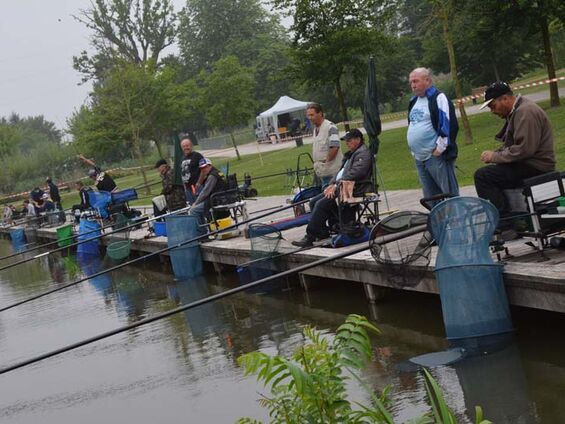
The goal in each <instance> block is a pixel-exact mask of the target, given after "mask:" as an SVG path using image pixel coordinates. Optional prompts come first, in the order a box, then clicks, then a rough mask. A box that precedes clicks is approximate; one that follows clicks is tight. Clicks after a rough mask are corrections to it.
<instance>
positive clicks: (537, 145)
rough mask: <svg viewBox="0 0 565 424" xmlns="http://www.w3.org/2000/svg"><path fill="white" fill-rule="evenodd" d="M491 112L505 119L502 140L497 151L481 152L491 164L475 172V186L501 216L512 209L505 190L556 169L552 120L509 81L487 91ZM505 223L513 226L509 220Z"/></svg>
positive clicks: (483, 157)
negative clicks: (512, 88) (513, 87)
mask: <svg viewBox="0 0 565 424" xmlns="http://www.w3.org/2000/svg"><path fill="white" fill-rule="evenodd" d="M486 106H488V107H489V108H490V110H491V112H492V113H493V114H495V115H497V116H499V117H501V118H502V119H504V120H505V123H504V126H503V127H502V129H501V130H500V132H499V133H498V134H497V135H496V136H495V139H496V140H498V141H501V142H502V146H501V147H499V148H498V149H497V150H494V151H493V150H486V151H484V152H482V153H481V161H483V162H484V163H487V164H489V165H488V166H485V167H483V168H479V169H478V170H477V171H476V172H475V188H476V189H477V194H478V196H479V197H481V198H483V199H487V200H490V202H491V203H492V204H493V205H494V206H496V208H497V209H498V211H499V213H500V216H501V218H505V217H508V216H509V215H510V211H509V210H508V209H509V208H508V204H507V201H506V198H505V196H504V193H503V191H504V190H506V189H511V188H517V187H520V186H521V185H522V181H523V180H524V179H526V178H530V177H535V176H536V175H541V174H544V173H546V172H550V171H553V170H555V150H554V145H553V133H552V130H551V123H550V121H549V118H548V117H547V115H546V113H545V112H544V111H543V109H542V108H540V107H539V106H538V105H537V104H535V103H534V102H532V101H531V100H529V99H526V98H524V97H520V96H515V95H514V94H513V93H512V90H511V88H510V86H509V85H508V84H506V83H505V82H501V81H498V82H495V83H493V84H491V85H490V86H489V87H488V88H487V90H486V91H485V102H484V103H483V105H482V106H481V108H484V107H486ZM503 223H504V224H508V225H511V224H510V223H509V222H508V221H504V222H503Z"/></svg>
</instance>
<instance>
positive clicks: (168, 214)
mask: <svg viewBox="0 0 565 424" xmlns="http://www.w3.org/2000/svg"><path fill="white" fill-rule="evenodd" d="M189 209H190V206H187V207H185V208H181V209H177V210H175V211H171V212H167V213H166V214H163V215H159V216H156V217H153V218H147V219H146V220H144V221H143V222H136V223H132V224H130V225H128V226H124V227H120V228H119V229H116V230H115V231H112V232H109V233H105V234H101V235H100V236H98V237H89V238H88V239H87V240H83V241H81V242H77V243H74V244H69V245H68V246H64V247H62V248H60V249H57V250H53V252H56V251H57V252H58V251H60V250H63V249H67V248H69V247H74V246H78V245H79V244H81V243H84V242H87V241H91V240H96V239H97V238H102V237H105V236H109V235H112V234H115V233H119V232H122V231H124V230H127V229H129V228H131V227H135V226H138V225H142V224H144V223H146V222H151V221H154V220H156V219H161V218H166V217H167V216H171V215H176V214H179V213H182V212H185V211H187V210H189ZM115 225H116V224H115V223H113V224H108V225H105V226H103V227H100V228H96V229H94V230H90V231H86V232H84V233H82V234H73V235H72V236H69V237H65V238H62V239H58V240H55V241H50V242H49V243H45V244H41V245H39V246H35V247H32V248H30V249H26V250H22V251H20V252H14V253H11V254H9V255H6V256H2V257H1V258H0V260H4V259H9V258H13V257H14V256H18V255H23V254H24V253H29V252H33V251H34V250H37V249H42V248H45V247H48V246H52V245H54V244H57V243H64V242H65V241H69V240H73V239H75V238H77V237H78V236H87V235H89V234H92V233H97V232H99V231H103V230H106V229H108V228H111V227H114V226H115ZM40 256H44V254H43V255H40ZM40 256H38V257H40ZM28 259H29V260H33V258H28ZM21 263H24V262H21ZM17 264H19V263H18V262H15V263H14V264H13V265H14V266H15V265H17ZM4 269H6V268H0V271H2V270H4Z"/></svg>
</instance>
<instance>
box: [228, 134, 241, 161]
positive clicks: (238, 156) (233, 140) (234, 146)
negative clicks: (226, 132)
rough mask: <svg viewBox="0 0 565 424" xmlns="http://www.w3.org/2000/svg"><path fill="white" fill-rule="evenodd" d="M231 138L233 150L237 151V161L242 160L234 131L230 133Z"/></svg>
mask: <svg viewBox="0 0 565 424" xmlns="http://www.w3.org/2000/svg"><path fill="white" fill-rule="evenodd" d="M230 137H231V144H233V148H234V149H235V154H236V155H237V160H241V156H240V155H239V150H237V144H236V143H235V137H234V135H233V132H232V131H230Z"/></svg>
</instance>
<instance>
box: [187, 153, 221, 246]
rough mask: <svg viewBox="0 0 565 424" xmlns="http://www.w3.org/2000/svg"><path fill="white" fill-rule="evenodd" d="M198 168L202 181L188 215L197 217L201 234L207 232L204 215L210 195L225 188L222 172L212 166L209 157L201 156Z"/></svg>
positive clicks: (206, 213)
mask: <svg viewBox="0 0 565 424" xmlns="http://www.w3.org/2000/svg"><path fill="white" fill-rule="evenodd" d="M198 167H199V168H200V181H203V187H202V191H201V192H200V194H199V195H198V197H197V198H196V200H195V201H194V203H193V204H192V207H191V208H190V212H189V215H193V216H196V217H197V218H198V230H199V233H200V234H201V235H204V234H206V233H207V232H208V229H207V226H206V216H207V215H208V212H209V211H210V196H212V194H214V193H218V192H220V191H225V190H226V189H227V183H226V180H225V178H224V174H223V173H221V172H220V171H218V170H217V169H216V168H214V167H213V166H212V162H211V161H210V159H206V158H202V159H200V162H199V164H198Z"/></svg>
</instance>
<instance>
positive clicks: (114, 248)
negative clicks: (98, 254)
mask: <svg viewBox="0 0 565 424" xmlns="http://www.w3.org/2000/svg"><path fill="white" fill-rule="evenodd" d="M130 250H131V240H120V241H115V242H114V243H110V244H109V245H108V247H107V248H106V253H107V255H108V256H109V257H110V259H113V260H114V261H121V260H124V259H126V258H127V257H128V256H129V254H130Z"/></svg>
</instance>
